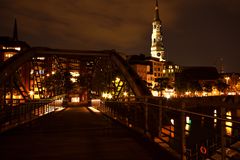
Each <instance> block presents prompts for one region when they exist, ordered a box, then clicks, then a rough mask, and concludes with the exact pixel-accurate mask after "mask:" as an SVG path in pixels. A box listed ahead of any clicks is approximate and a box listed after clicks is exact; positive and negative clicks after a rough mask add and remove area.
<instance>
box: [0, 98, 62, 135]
mask: <svg viewBox="0 0 240 160" xmlns="http://www.w3.org/2000/svg"><path fill="white" fill-rule="evenodd" d="M64 96H65V95H59V96H55V97H52V98H51V99H41V100H35V101H31V102H28V103H23V104H19V105H18V106H12V107H11V106H8V105H5V106H3V107H2V109H1V110H0V133H1V132H4V131H6V130H9V129H11V128H14V127H16V126H18V125H20V124H23V123H26V122H30V121H32V120H34V119H37V118H39V117H41V116H43V115H46V114H48V113H51V112H54V111H58V110H61V109H63V107H62V103H63V97H64Z"/></svg>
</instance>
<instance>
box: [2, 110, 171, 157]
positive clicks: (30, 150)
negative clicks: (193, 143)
mask: <svg viewBox="0 0 240 160" xmlns="http://www.w3.org/2000/svg"><path fill="white" fill-rule="evenodd" d="M159 151H160V150H158V149H157V148H156V147H154V146H152V145H150V144H149V142H147V141H146V140H144V138H141V137H140V136H137V135H136V134H133V132H130V131H129V130H128V129H126V128H124V127H123V126H121V125H119V124H117V123H116V122H113V121H111V120H109V119H108V118H106V117H105V116H103V115H102V114H100V113H93V112H90V111H89V110H88V109H87V108H85V107H71V108H67V109H66V110H64V111H62V112H60V113H57V114H50V115H47V116H45V117H42V118H41V119H38V120H35V121H34V122H32V123H31V124H28V125H24V126H21V127H18V128H16V129H13V130H11V131H8V132H5V133H3V134H1V135H0V159H1V160H5V159H8V160H9V159H34V160H36V159H51V160H52V159H58V160H60V159H81V160H84V159H86V160H91V159H97V160H99V159H100V160H101V159H104V160H108V159H109V160H117V159H119V160H123V159H124V160H128V159H129V160H130V159H131V160H133V159H141V160H150V159H161V160H164V159H173V158H172V157H169V155H168V154H166V153H164V152H163V151H161V152H159Z"/></svg>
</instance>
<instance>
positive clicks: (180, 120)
mask: <svg viewBox="0 0 240 160" xmlns="http://www.w3.org/2000/svg"><path fill="white" fill-rule="evenodd" d="M184 108H185V104H184V103H182V104H181V109H184ZM174 122H175V124H174V125H175V126H174V131H175V133H176V134H175V136H176V137H175V138H176V139H177V141H178V142H179V143H178V144H177V145H179V147H177V148H178V152H179V153H180V154H181V160H186V159H187V158H186V137H185V125H186V117H185V113H184V112H180V113H178V114H177V119H176V120H175V121H174Z"/></svg>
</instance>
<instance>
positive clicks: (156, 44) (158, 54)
mask: <svg viewBox="0 0 240 160" xmlns="http://www.w3.org/2000/svg"><path fill="white" fill-rule="evenodd" d="M161 23H162V22H161V20H160V18H159V9H158V0H156V5H155V17H154V21H153V22H152V26H153V30H152V45H151V57H154V58H158V59H159V60H160V61H166V58H165V52H164V47H163V35H162V32H161V26H162V24H161Z"/></svg>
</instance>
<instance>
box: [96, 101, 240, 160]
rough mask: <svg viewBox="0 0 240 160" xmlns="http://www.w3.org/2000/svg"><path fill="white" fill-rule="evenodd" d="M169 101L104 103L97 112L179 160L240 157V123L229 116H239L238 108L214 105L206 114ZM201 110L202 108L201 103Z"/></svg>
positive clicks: (235, 118) (234, 117) (180, 103)
mask: <svg viewBox="0 0 240 160" xmlns="http://www.w3.org/2000/svg"><path fill="white" fill-rule="evenodd" d="M185 100H186V99H185ZM169 101H171V100H167V99H163V98H153V97H133V98H125V99H119V100H118V101H111V100H106V101H102V103H101V105H99V106H96V108H97V109H98V110H100V111H101V112H103V113H104V114H106V115H107V116H109V117H111V118H113V119H115V120H117V121H119V122H121V123H122V124H124V125H126V126H127V127H129V128H132V129H134V130H136V131H138V132H140V133H141V134H144V135H145V136H146V137H148V138H149V139H150V140H152V141H153V142H155V143H158V144H159V145H160V146H161V147H162V148H164V149H166V150H168V151H169V152H171V153H172V154H173V155H175V156H176V158H178V159H207V158H209V159H224V160H225V159H227V158H231V157H234V156H239V155H240V153H239V152H240V149H239V148H240V144H238V143H240V122H239V120H238V118H237V117H236V116H234V115H232V116H231V117H232V118H231V119H229V117H227V116H226V113H227V112H228V111H229V110H231V111H232V112H233V113H234V112H236V111H235V109H236V108H231V107H230V108H229V107H227V106H226V105H225V104H224V105H219V104H220V103H216V105H214V103H211V104H209V108H208V109H207V110H206V108H204V110H205V111H204V112H203V111H201V112H199V111H195V110H194V109H189V108H188V107H187V106H186V104H185V103H182V102H181V100H179V99H178V100H177V102H178V103H169ZM204 101H205V100H204ZM205 102H206V101H205ZM171 104H174V106H173V105H171ZM205 104H206V103H205ZM205 104H204V105H205ZM213 106H214V107H213ZM198 108H201V106H200V103H198ZM226 108H227V109H226ZM214 110H217V115H214V112H213V111H214ZM239 111H240V110H239ZM186 117H188V118H186ZM190 119H191V120H190ZM227 123H231V125H230V126H228V124H227ZM189 127H190V129H189ZM227 127H229V128H230V129H231V135H229V134H227V133H226V128H227ZM222 151H223V152H222ZM230 151H231V154H230Z"/></svg>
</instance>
